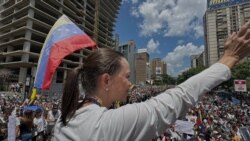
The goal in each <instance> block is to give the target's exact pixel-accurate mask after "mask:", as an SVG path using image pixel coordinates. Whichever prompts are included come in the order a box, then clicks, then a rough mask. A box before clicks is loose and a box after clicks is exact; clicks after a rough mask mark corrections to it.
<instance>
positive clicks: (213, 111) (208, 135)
mask: <svg viewBox="0 0 250 141" xmlns="http://www.w3.org/2000/svg"><path fill="white" fill-rule="evenodd" d="M164 89H165V88H164V87H156V86H154V87H152V86H150V87H143V88H138V89H136V90H134V91H133V92H132V93H131V96H130V99H129V103H137V102H142V101H145V100H146V99H148V98H150V97H153V96H156V95H157V94H159V93H158V92H160V91H161V90H164ZM154 91H155V92H156V93H154ZM150 92H152V93H150ZM179 120H181V121H187V123H188V122H189V123H192V124H189V125H192V127H190V128H189V129H192V131H191V132H189V133H185V132H184V133H183V132H182V131H179V130H176V128H175V127H176V125H175V124H174V125H173V126H171V127H170V128H168V129H166V132H164V133H162V134H161V136H159V137H158V138H156V139H153V140H157V141H158V140H162V141H165V140H166V141H188V140H190V141H193V140H199V141H203V140H205V141H217V140H218V141H229V140H230V141H241V140H243V139H242V134H243V133H241V132H240V128H245V129H247V131H249V129H250V106H249V105H248V104H247V103H245V102H244V101H243V103H240V102H239V100H238V99H236V98H234V97H224V96H220V95H218V94H216V93H213V92H211V93H209V94H207V95H206V96H205V97H203V99H202V100H201V101H200V102H199V103H198V104H197V105H196V106H195V107H193V108H192V109H190V110H189V112H188V113H187V115H186V116H185V117H184V118H182V119H179ZM187 128H188V127H187Z"/></svg>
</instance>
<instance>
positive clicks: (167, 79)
mask: <svg viewBox="0 0 250 141" xmlns="http://www.w3.org/2000/svg"><path fill="white" fill-rule="evenodd" d="M162 82H163V84H168V85H175V82H176V80H175V79H174V78H173V77H171V76H169V75H168V74H165V75H162Z"/></svg>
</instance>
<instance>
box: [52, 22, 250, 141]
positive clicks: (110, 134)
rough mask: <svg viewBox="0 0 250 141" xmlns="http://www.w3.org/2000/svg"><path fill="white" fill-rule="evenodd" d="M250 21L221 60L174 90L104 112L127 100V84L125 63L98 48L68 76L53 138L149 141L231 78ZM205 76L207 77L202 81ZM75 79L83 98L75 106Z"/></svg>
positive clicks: (243, 52)
mask: <svg viewBox="0 0 250 141" xmlns="http://www.w3.org/2000/svg"><path fill="white" fill-rule="evenodd" d="M249 43H250V22H247V23H245V24H244V25H243V26H242V28H241V29H240V30H239V32H237V33H235V32H234V33H232V35H230V36H229V37H228V39H227V40H226V42H225V45H224V48H225V52H224V55H223V56H222V57H221V59H220V60H219V61H218V62H217V63H215V64H214V65H212V66H211V67H209V68H208V69H206V70H204V71H203V72H201V73H199V74H197V75H195V76H193V77H191V78H189V79H188V80H187V81H185V82H184V83H182V84H180V85H178V86H177V87H176V88H173V89H168V90H167V91H165V92H162V93H161V94H159V95H157V96H155V97H153V98H151V99H149V100H147V101H145V102H141V103H136V104H128V105H125V106H122V107H120V108H117V109H111V110H108V108H109V107H110V106H111V105H112V103H113V102H114V101H117V100H118V101H123V100H126V97H127V93H128V91H129V88H130V86H131V83H130V82H129V73H130V69H129V64H128V62H127V60H126V59H125V57H124V56H123V55H122V54H121V53H119V52H116V51H114V50H111V49H107V48H99V49H97V50H96V51H94V52H93V53H91V54H90V55H89V56H88V57H87V58H86V60H85V62H84V64H83V65H80V66H79V67H77V68H75V69H73V70H72V71H71V72H70V73H69V74H68V75H67V81H66V83H65V86H64V91H63V97H62V104H61V112H62V115H61V117H60V120H58V122H57V123H56V126H55V137H56V139H57V140H63V141H67V140H74V141H81V140H92V141H97V140H100V138H101V139H102V140H105V141H108V140H119V141H121V140H126V141H127V140H149V139H152V138H155V137H157V136H160V134H161V133H162V132H163V131H164V130H165V129H166V128H167V127H170V126H171V125H172V124H173V123H174V122H175V121H176V120H177V119H178V118H180V117H184V116H185V114H186V113H187V112H188V109H189V108H191V107H193V106H194V105H195V104H196V103H197V102H198V101H199V99H201V97H202V96H203V95H204V94H205V93H207V92H209V91H210V90H211V89H213V88H214V87H216V86H217V85H219V84H221V83H222V82H224V81H226V80H228V79H229V78H230V77H231V71H230V69H231V68H232V67H233V66H234V65H235V64H236V63H238V62H239V61H240V60H241V59H242V58H244V57H246V56H247V55H249V53H250V44H249ZM204 78H206V79H204ZM79 81H80V82H81V83H80V84H81V85H82V87H83V89H84V90H85V98H84V100H83V101H82V102H81V103H79Z"/></svg>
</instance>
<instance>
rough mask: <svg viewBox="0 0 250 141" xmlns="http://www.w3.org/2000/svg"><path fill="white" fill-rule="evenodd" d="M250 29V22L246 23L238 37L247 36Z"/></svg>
mask: <svg viewBox="0 0 250 141" xmlns="http://www.w3.org/2000/svg"><path fill="white" fill-rule="evenodd" d="M249 28H250V21H248V22H247V23H245V24H244V25H243V26H242V27H241V28H240V31H239V32H238V37H242V36H244V35H245V33H246V32H247V30H248V29H249Z"/></svg>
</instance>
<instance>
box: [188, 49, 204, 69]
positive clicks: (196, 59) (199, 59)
mask: <svg viewBox="0 0 250 141" xmlns="http://www.w3.org/2000/svg"><path fill="white" fill-rule="evenodd" d="M204 66H205V54H204V52H203V53H201V54H198V55H191V68H197V67H204Z"/></svg>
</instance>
